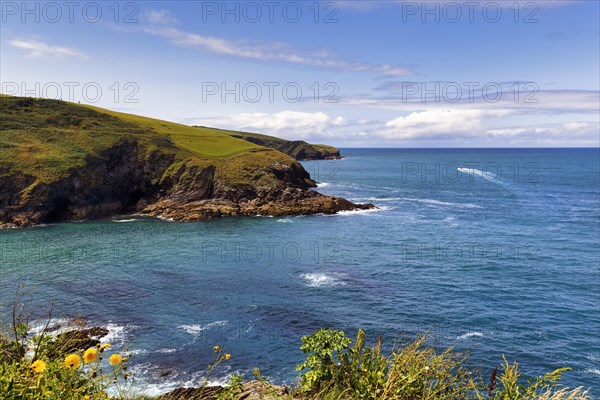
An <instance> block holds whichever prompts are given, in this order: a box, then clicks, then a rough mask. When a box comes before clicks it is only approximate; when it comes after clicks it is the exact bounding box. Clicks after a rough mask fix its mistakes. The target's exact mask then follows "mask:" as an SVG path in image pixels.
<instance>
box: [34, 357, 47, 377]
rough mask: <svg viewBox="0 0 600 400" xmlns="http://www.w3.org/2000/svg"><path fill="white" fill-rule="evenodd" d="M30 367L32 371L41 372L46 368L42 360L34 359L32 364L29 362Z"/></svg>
mask: <svg viewBox="0 0 600 400" xmlns="http://www.w3.org/2000/svg"><path fill="white" fill-rule="evenodd" d="M31 369H32V370H33V372H37V373H38V374H41V373H42V372H44V370H45V369H46V363H45V362H44V361H42V360H37V361H34V362H33V364H31Z"/></svg>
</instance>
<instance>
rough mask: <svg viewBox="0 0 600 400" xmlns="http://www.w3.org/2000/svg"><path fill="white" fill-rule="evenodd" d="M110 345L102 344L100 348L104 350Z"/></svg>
mask: <svg viewBox="0 0 600 400" xmlns="http://www.w3.org/2000/svg"><path fill="white" fill-rule="evenodd" d="M109 347H110V343H104V344H103V345H102V346H100V348H101V349H102V350H106V349H108V348H109Z"/></svg>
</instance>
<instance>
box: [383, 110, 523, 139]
mask: <svg viewBox="0 0 600 400" xmlns="http://www.w3.org/2000/svg"><path fill="white" fill-rule="evenodd" d="M509 114H511V111H510V110H461V109H446V110H427V111H420V112H413V113H410V114H408V115H407V116H404V117H398V118H395V119H392V120H390V121H388V122H386V123H385V125H384V126H383V127H381V128H379V129H377V130H376V132H375V134H376V135H377V136H382V137H385V138H388V139H390V138H391V139H415V138H430V137H435V136H442V137H449V136H461V135H469V136H470V135H473V134H477V132H481V131H482V130H483V129H484V127H485V126H486V122H488V120H489V119H490V118H495V117H503V116H507V115H509Z"/></svg>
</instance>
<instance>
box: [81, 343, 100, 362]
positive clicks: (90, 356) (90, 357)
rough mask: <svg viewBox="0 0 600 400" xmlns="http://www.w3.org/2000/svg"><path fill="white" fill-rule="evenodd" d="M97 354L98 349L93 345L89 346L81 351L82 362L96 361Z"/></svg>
mask: <svg viewBox="0 0 600 400" xmlns="http://www.w3.org/2000/svg"><path fill="white" fill-rule="evenodd" d="M97 356H98V350H96V349H95V348H93V347H90V348H89V349H87V350H86V351H85V353H83V362H85V363H86V364H89V363H93V362H94V361H96V357H97Z"/></svg>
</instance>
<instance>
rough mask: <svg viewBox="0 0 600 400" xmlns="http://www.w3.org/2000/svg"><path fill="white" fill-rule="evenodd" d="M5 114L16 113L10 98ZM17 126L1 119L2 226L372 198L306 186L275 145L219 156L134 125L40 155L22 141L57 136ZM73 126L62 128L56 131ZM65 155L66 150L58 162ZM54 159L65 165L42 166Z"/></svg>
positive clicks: (312, 206)
mask: <svg viewBox="0 0 600 400" xmlns="http://www.w3.org/2000/svg"><path fill="white" fill-rule="evenodd" d="M3 100H4V99H3ZM29 107H31V106H29ZM70 107H74V106H70ZM30 111H31V110H30ZM91 115H92V117H94V114H91ZM29 117H31V115H29ZM10 118H19V109H18V107H17V112H16V114H15V115H12V116H11V117H10ZM10 118H9V119H8V122H9V123H8V124H7V125H8V126H10V125H11V123H10V122H11V121H10ZM3 122H4V121H3ZM13 126H14V123H13ZM125 128H127V129H128V126H125ZM125 128H122V129H125ZM48 132H51V133H52V134H54V133H55V132H53V131H48ZM74 132H75V133H76V136H74V138H76V139H77V140H81V141H82V143H87V142H86V141H89V140H91V139H90V137H89V135H88V134H87V133H86V132H85V131H84V132H83V133H82V131H81V130H80V129H79V130H78V129H75V130H74ZM16 133H23V134H24V135H28V134H29V136H28V137H26V138H23V137H22V136H19V135H17V134H15V132H14V131H11V130H2V129H1V128H0V153H2V152H3V153H2V154H0V156H2V157H0V160H1V162H0V227H21V226H29V225H34V224H41V223H48V222H55V221H65V220H84V219H92V218H102V217H109V216H113V215H119V214H126V213H142V214H148V215H161V216H163V217H164V218H172V219H175V220H186V221H191V220H200V219H207V218H214V217H220V216H229V215H257V214H260V215H304V214H315V213H328V214H330V213H335V212H338V211H342V210H352V209H358V208H370V207H372V206H371V205H355V204H352V203H350V202H348V201H346V200H343V199H337V198H334V197H330V196H324V195H321V194H319V193H317V192H315V191H313V190H310V188H311V187H314V186H316V185H315V182H314V181H313V180H311V179H310V176H309V174H308V173H307V172H306V170H304V168H303V167H302V165H300V164H299V163H298V162H297V161H296V160H294V159H292V158H291V157H289V156H286V155H284V154H282V153H280V152H278V151H276V150H273V149H267V148H263V147H258V146H257V147H255V148H250V149H248V150H244V151H237V152H234V153H232V154H230V155H228V156H225V157H202V156H198V155H197V154H195V153H193V152H190V151H189V150H187V149H183V150H182V149H181V148H179V147H178V146H177V143H176V141H175V140H174V139H173V138H172V137H160V135H159V134H160V132H158V133H157V132H153V131H151V132H149V133H148V135H147V136H144V135H142V134H140V133H139V132H138V131H135V132H134V134H126V133H122V132H121V133H117V134H115V135H112V136H110V135H109V136H106V137H103V138H101V139H102V141H101V142H100V144H99V145H95V147H94V151H85V152H83V153H82V151H81V149H80V148H79V147H77V152H75V151H74V150H73V151H72V150H70V149H69V148H68V147H67V146H68V144H67V143H66V142H65V143H63V144H62V146H59V147H62V148H61V151H62V152H63V153H64V154H60V153H59V155H57V156H53V157H50V158H49V159H48V160H47V159H46V158H42V159H41V161H40V157H41V156H40V154H37V153H32V152H31V151H29V150H30V148H31V147H36V146H37V147H36V148H38V149H39V148H42V149H45V147H43V146H48V145H50V144H52V145H53V146H54V145H55V144H56V143H55V141H59V140H61V138H63V136H60V135H58V136H56V139H55V140H54V141H50V143H47V142H46V141H47V139H48V135H50V136H51V134H50V133H45V134H44V135H40V134H39V131H32V133H28V132H23V131H22V130H21V131H17V132H16ZM75 133H73V132H71V131H68V132H67V131H64V132H63V135H67V136H68V135H74V134H75ZM36 135H38V136H36ZM157 137H158V138H159V139H160V140H159V144H160V146H157V145H156V143H157V140H158V139H157ZM173 137H174V136H173ZM15 138H16V139H15ZM94 138H95V139H98V137H97V136H95V137H94ZM216 138H218V137H216ZM109 139H110V140H109ZM175 139H177V137H175ZM209 139H210V138H209ZM213 139H214V138H213ZM35 140H38V141H39V143H38V142H35ZM73 140H74V139H73ZM98 140H99V139H98ZM194 140H195V139H194ZM203 140H206V139H205V138H201V139H199V142H198V144H199V145H202V144H203V143H204V142H203ZM21 142H22V143H26V145H21V144H20V143H21ZM32 143H34V144H32ZM185 143H186V144H188V147H189V143H188V142H185ZM194 145H197V144H195V143H194ZM70 151H72V152H73V154H71V153H70ZM211 151H213V152H214V151H215V150H214V149H213V150H211ZM47 152H48V151H46V153H47ZM82 154H83V155H82ZM45 155H47V154H45ZM63 156H64V157H66V156H72V157H71V158H72V159H73V160H71V159H69V160H68V162H66V161H64V160H63V159H62V157H63ZM56 157H59V160H58V161H57V159H56ZM57 164H58V165H63V164H65V165H66V166H65V167H64V168H62V169H57V168H54V170H53V173H52V174H49V172H48V171H50V170H51V167H55V166H56V165H57ZM71 164H72V165H71Z"/></svg>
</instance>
